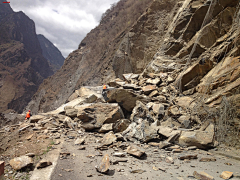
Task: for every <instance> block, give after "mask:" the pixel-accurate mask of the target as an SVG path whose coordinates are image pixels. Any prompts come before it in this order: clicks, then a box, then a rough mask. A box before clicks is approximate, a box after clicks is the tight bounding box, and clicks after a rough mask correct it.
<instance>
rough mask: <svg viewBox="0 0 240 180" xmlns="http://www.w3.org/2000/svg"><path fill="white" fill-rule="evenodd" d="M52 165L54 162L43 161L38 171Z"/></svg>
mask: <svg viewBox="0 0 240 180" xmlns="http://www.w3.org/2000/svg"><path fill="white" fill-rule="evenodd" d="M50 165H52V162H50V161H44V160H42V161H40V162H39V163H37V165H36V168H37V169H39V168H45V167H47V166H50Z"/></svg>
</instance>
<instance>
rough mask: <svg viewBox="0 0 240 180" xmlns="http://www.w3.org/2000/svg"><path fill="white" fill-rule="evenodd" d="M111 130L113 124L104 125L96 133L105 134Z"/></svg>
mask: <svg viewBox="0 0 240 180" xmlns="http://www.w3.org/2000/svg"><path fill="white" fill-rule="evenodd" d="M112 130H113V124H112V123H111V124H104V125H103V126H102V127H101V129H100V130H99V131H98V132H100V133H106V132H108V131H112Z"/></svg>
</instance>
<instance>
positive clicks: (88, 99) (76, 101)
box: [54, 94, 98, 112]
mask: <svg viewBox="0 0 240 180" xmlns="http://www.w3.org/2000/svg"><path fill="white" fill-rule="evenodd" d="M97 99H98V97H97V96H96V95H95V94H90V95H88V96H84V97H78V98H77V99H74V100H72V101H70V102H68V103H66V104H63V105H62V106H60V107H59V108H57V109H56V110H55V111H56V112H64V111H65V109H64V108H65V107H66V106H71V107H73V108H74V107H75V106H77V105H81V104H85V103H93V102H94V101H96V100H97ZM55 111H54V112H55Z"/></svg>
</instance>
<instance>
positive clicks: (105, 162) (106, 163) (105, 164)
mask: <svg viewBox="0 0 240 180" xmlns="http://www.w3.org/2000/svg"><path fill="white" fill-rule="evenodd" d="M109 167H110V160H109V155H108V154H105V155H104V156H103V158H102V161H101V163H100V164H99V166H97V167H96V170H97V171H98V172H100V173H107V172H108V170H109Z"/></svg>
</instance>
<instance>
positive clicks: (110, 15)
mask: <svg viewBox="0 0 240 180" xmlns="http://www.w3.org/2000/svg"><path fill="white" fill-rule="evenodd" d="M176 3H177V1H173V0H172V1H164V2H162V1H152V0H142V1H134V0H128V1H127V0H121V1H119V2H118V3H117V4H116V6H113V7H112V8H111V10H108V11H107V12H106V13H105V16H103V18H102V20H101V22H100V25H99V26H98V27H96V28H95V29H93V30H92V31H91V32H90V33H88V35H87V36H86V37H85V38H84V39H83V40H82V42H81V43H80V45H79V48H78V49H77V50H76V51H74V52H72V53H71V54H70V55H69V56H68V57H67V58H66V60H65V62H64V65H63V67H62V68H61V70H60V71H58V72H57V73H56V74H55V75H54V76H53V77H50V78H49V79H47V80H46V81H44V83H43V84H42V85H41V87H40V88H39V90H38V92H37V93H36V94H35V95H34V97H33V100H32V101H31V102H30V103H29V105H28V107H27V108H30V109H32V110H33V111H34V112H38V111H49V110H51V109H54V108H56V107H58V106H60V105H61V104H63V103H64V102H65V101H66V100H67V99H68V97H69V96H70V95H71V94H72V92H73V91H74V90H75V89H78V88H79V87H80V86H81V85H83V84H85V85H86V84H87V85H97V84H102V83H103V82H107V81H108V80H110V79H114V78H115V77H118V76H121V73H122V72H132V71H133V72H141V71H142V70H143V69H144V67H145V66H146V64H147V63H148V62H149V61H150V60H151V57H152V56H153V55H154V53H155V52H156V50H157V49H158V47H159V44H160V42H161V40H162V34H164V31H165V30H166V27H167V25H168V23H169V22H168V17H171V16H172V13H170V12H171V10H172V9H173V8H174V7H175V4H176ZM148 7H149V8H148ZM129 31H131V32H129ZM130 38H131V41H132V42H130V41H129V40H130ZM130 46H132V47H131V49H132V50H131V54H129V53H130V52H129V51H128V50H127V49H128V48H130ZM135 60H137V63H136V62H135ZM121 61H123V62H122V63H119V64H118V62H121ZM131 64H132V65H131ZM136 64H138V66H136V67H135V65H136ZM118 71H120V72H118Z"/></svg>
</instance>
